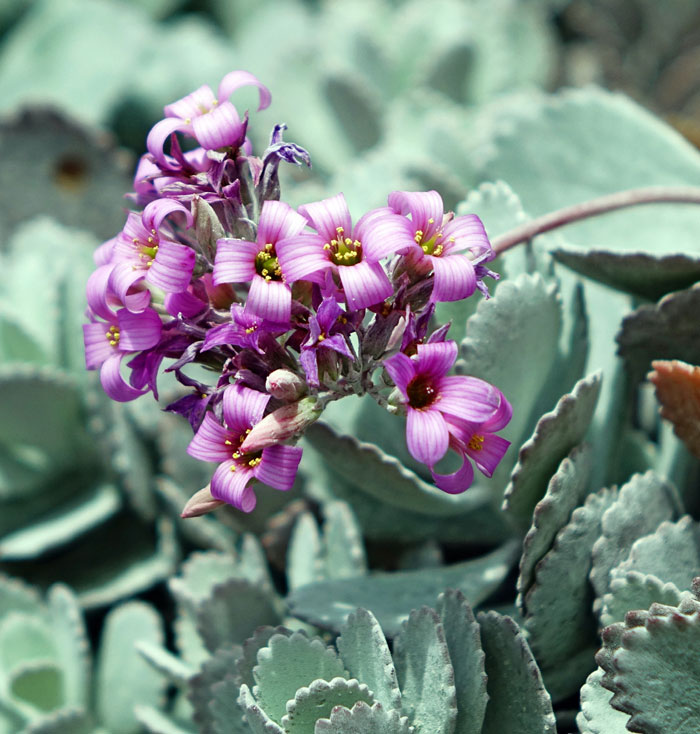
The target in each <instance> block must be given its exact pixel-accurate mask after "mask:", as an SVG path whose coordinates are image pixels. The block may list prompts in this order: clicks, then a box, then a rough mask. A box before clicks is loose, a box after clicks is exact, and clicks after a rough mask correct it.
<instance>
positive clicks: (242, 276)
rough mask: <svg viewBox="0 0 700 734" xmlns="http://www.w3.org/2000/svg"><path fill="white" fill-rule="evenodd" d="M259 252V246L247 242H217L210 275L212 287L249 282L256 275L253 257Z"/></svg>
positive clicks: (221, 240) (231, 240)
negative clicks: (212, 270) (212, 269)
mask: <svg viewBox="0 0 700 734" xmlns="http://www.w3.org/2000/svg"><path fill="white" fill-rule="evenodd" d="M259 250H260V246H259V245H257V244H255V242H248V241H247V240H236V239H228V238H226V239H220V240H217V243H216V257H215V258H214V272H213V274H212V276H213V282H214V285H221V284H222V283H248V282H249V281H251V280H252V279H253V278H254V277H255V275H256V271H255V256H256V255H257V254H258V252H259Z"/></svg>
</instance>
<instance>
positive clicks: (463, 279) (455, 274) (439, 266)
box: [428, 253, 476, 302]
mask: <svg viewBox="0 0 700 734" xmlns="http://www.w3.org/2000/svg"><path fill="white" fill-rule="evenodd" d="M428 259H429V260H430V262H431V264H432V266H433V272H434V278H435V279H434V283H433V290H432V292H431V294H430V300H431V301H437V302H440V301H461V300H462V299H463V298H468V297H469V296H471V294H472V293H474V291H475V290H476V273H475V272H474V266H473V265H472V263H471V262H470V260H469V258H467V257H466V255H461V254H460V253H455V254H453V255H442V256H441V257H432V256H428Z"/></svg>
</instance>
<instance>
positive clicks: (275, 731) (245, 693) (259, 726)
mask: <svg viewBox="0 0 700 734" xmlns="http://www.w3.org/2000/svg"><path fill="white" fill-rule="evenodd" d="M238 703H239V705H240V707H241V708H242V709H243V711H244V712H245V720H246V722H247V724H248V727H249V728H250V731H251V732H252V734H284V730H283V729H282V727H281V726H280V725H279V724H277V723H275V722H274V721H272V719H271V718H270V717H269V716H268V715H267V714H266V713H265V710H264V709H263V708H261V707H260V706H259V705H258V704H257V702H256V700H255V699H254V698H253V694H252V693H251V692H250V689H249V688H248V686H247V685H246V684H245V683H244V684H243V685H242V686H241V693H240V696H239V699H238Z"/></svg>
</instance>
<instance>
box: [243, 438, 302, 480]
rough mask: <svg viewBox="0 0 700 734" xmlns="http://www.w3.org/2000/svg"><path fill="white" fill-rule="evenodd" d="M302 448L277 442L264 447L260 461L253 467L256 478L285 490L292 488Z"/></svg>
mask: <svg viewBox="0 0 700 734" xmlns="http://www.w3.org/2000/svg"><path fill="white" fill-rule="evenodd" d="M301 454H302V450H301V448H300V447H299V446H284V445H282V444H275V445H274V446H268V447H267V448H266V449H263V452H262V457H261V461H260V463H259V464H258V465H257V466H256V467H255V469H253V473H254V474H255V478H256V479H257V480H258V481H260V482H262V483H263V484H267V485H268V486H270V487H274V489H280V490H282V491H283V492H286V491H287V490H289V489H291V488H292V485H293V484H294V479H295V478H296V475H297V469H298V468H299V462H300V461H301Z"/></svg>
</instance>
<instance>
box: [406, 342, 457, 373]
mask: <svg viewBox="0 0 700 734" xmlns="http://www.w3.org/2000/svg"><path fill="white" fill-rule="evenodd" d="M416 351H417V355H418V356H417V358H416V374H421V375H430V376H431V377H433V378H438V377H443V376H444V375H446V374H447V373H448V372H449V371H450V368H451V367H452V365H453V364H454V363H455V360H456V359H457V342H455V341H445V342H430V343H428V344H419V345H418V346H417V347H416Z"/></svg>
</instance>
